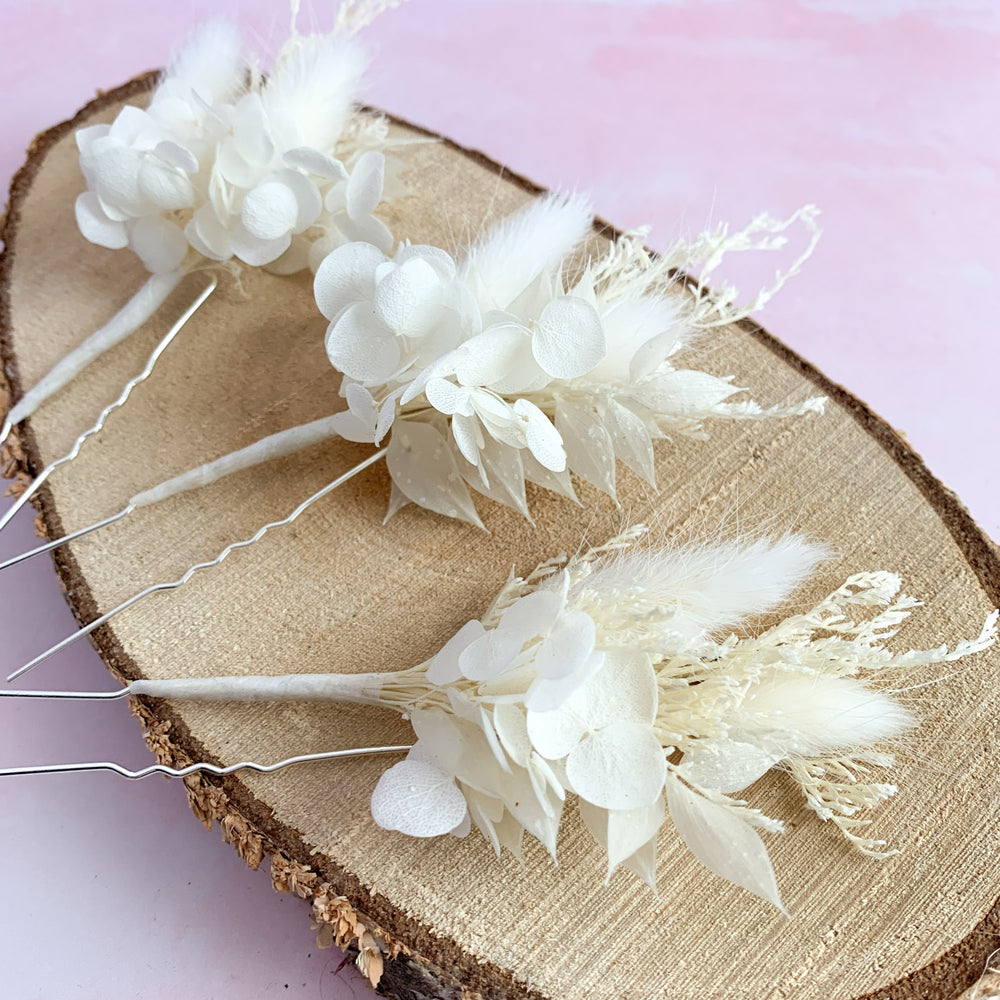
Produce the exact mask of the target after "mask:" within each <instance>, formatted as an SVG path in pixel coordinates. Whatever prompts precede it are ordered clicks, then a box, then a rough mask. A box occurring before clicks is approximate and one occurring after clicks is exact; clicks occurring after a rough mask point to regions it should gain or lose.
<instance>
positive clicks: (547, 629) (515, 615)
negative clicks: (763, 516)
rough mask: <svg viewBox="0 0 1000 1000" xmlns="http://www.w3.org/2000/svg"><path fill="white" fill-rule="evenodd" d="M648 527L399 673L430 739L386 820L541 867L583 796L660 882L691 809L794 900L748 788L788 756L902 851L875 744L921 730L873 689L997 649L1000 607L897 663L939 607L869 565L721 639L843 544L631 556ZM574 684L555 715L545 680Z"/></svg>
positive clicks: (539, 579)
mask: <svg viewBox="0 0 1000 1000" xmlns="http://www.w3.org/2000/svg"><path fill="white" fill-rule="evenodd" d="M640 533H641V529H638V530H633V531H631V532H628V533H626V534H625V535H623V536H621V537H619V538H617V539H614V540H613V541H612V542H610V543H609V544H608V545H607V546H605V547H603V548H602V549H599V550H592V551H590V552H587V553H585V554H583V555H581V556H578V557H575V558H573V559H571V560H569V562H567V563H565V564H564V565H563V566H562V568H561V569H560V568H559V561H555V562H549V563H546V564H543V566H541V567H539V569H538V570H536V572H535V573H534V574H532V576H531V577H529V578H528V579H527V580H522V579H520V578H515V577H512V578H511V580H510V581H508V583H507V585H506V586H505V587H504V589H503V590H502V591H501V593H500V594H499V595H498V597H497V599H496V601H495V602H494V604H493V606H492V607H491V609H490V611H489V612H488V613H487V615H486V616H485V617H484V618H483V620H482V621H472V622H469V623H468V624H466V625H465V626H464V627H463V628H462V629H460V630H459V632H458V633H457V634H456V635H455V636H454V637H453V638H452V639H451V640H450V641H449V642H448V643H447V644H446V645H445V646H444V647H443V648H442V649H441V651H440V652H439V653H438V654H437V655H436V656H435V657H433V658H432V659H431V660H429V661H428V662H427V663H425V664H423V665H422V666H420V667H417V668H414V669H413V670H407V671H403V672H401V673H398V674H384V675H379V681H380V684H381V690H380V693H379V696H378V702H379V703H380V704H385V705H391V706H393V707H395V708H397V709H398V710H400V711H402V712H404V713H405V714H406V715H407V717H408V718H410V720H411V721H412V724H413V727H414V730H415V732H416V733H417V736H418V742H417V744H416V746H415V748H414V750H413V751H412V752H411V754H410V756H409V758H408V759H407V760H406V761H403V762H401V763H400V764H397V765H395V766H394V767H392V768H390V769H389V770H388V771H386V772H385V774H384V775H383V777H382V779H381V780H380V781H379V783H378V786H377V787H376V789H375V792H374V794H373V798H372V810H373V815H374V817H375V819H376V821H377V822H378V823H379V824H380V825H383V826H386V827H387V828H389V829H394V830H398V831H401V832H403V833H407V834H409V835H412V836H432V835H435V834H439V833H449V832H453V833H457V834H459V835H464V833H465V832H466V828H467V827H468V826H469V825H473V826H476V827H478V828H479V829H480V830H481V831H482V833H483V834H484V836H485V837H486V838H487V839H488V840H489V842H490V843H491V844H492V845H493V846H494V849H495V850H496V851H497V852H498V853H499V852H500V850H501V848H502V847H503V846H508V847H510V849H511V850H512V851H514V852H515V853H516V854H519V852H520V846H521V833H522V832H528V833H530V834H531V835H533V836H535V837H536V838H537V839H539V840H540V841H541V842H542V843H543V844H544V845H545V846H546V848H547V849H548V850H549V851H550V852H551V853H552V854H553V856H554V855H555V847H556V840H557V835H558V825H559V817H560V816H561V813H562V805H563V801H564V799H565V797H566V796H567V795H569V794H573V795H575V796H576V797H577V798H578V800H579V803H580V813H581V817H582V819H583V821H584V823H585V824H586V826H587V828H588V829H589V830H590V832H591V833H592V834H593V836H594V839H595V841H596V842H597V843H598V845H599V846H600V847H601V848H602V849H604V850H605V851H606V853H607V855H608V877H609V878H610V877H611V874H612V873H613V872H614V870H615V869H616V868H617V867H618V866H619V865H624V866H626V867H628V868H629V869H630V870H632V871H633V872H635V873H636V874H637V875H639V877H640V878H643V879H644V880H645V881H647V882H648V883H649V884H650V885H651V886H653V887H654V888H655V881H656V843H657V839H658V836H659V832H660V828H661V826H662V824H663V822H664V821H665V819H666V818H667V816H668V815H669V817H670V819H671V820H672V822H673V823H674V825H675V827H676V829H677V832H678V833H679V834H680V835H681V837H682V839H683V840H684V841H685V842H686V843H687V845H688V846H689V847H690V849H691V850H692V852H693V853H694V854H695V855H696V856H697V857H698V858H699V859H700V860H701V861H702V862H703V863H704V864H706V865H707V866H708V867H709V868H710V869H711V870H712V871H714V872H715V873H716V874H718V875H720V876H721V877H723V878H725V879H728V880H729V881H731V882H734V883H735V884H737V885H739V886H742V887H744V888H746V889H749V890H750V891H752V892H754V893H756V894H757V895H759V896H761V897H763V898H765V899H767V900H769V901H770V902H772V903H774V905H775V906H778V907H779V908H780V907H781V906H782V904H781V899H780V894H779V892H778V888H777V882H776V879H775V875H774V871H773V868H772V866H771V862H770V859H769V857H768V853H767V849H766V847H765V846H764V843H763V841H762V840H761V838H760V836H759V835H758V833H757V832H756V831H757V830H758V829H763V830H765V831H770V832H779V831H780V830H781V828H782V826H781V823H780V822H779V821H777V820H774V819H771V818H769V817H767V816H765V815H763V814H762V813H760V812H759V811H758V810H755V809H753V808H752V807H750V806H749V805H747V803H745V802H743V801H741V800H738V799H735V798H733V797H732V795H733V794H734V793H737V792H740V791H742V790H743V789H744V788H747V787H748V786H749V785H751V784H752V783H753V782H754V781H756V780H757V779H758V778H759V777H761V776H762V775H763V774H764V773H765V772H767V771H768V770H770V769H771V768H772V767H775V766H777V765H779V764H780V765H782V766H783V768H784V769H785V770H787V771H788V772H790V773H791V775H792V776H793V778H794V779H795V780H796V781H797V782H798V784H799V785H800V787H801V789H802V791H803V793H804V794H805V797H806V801H807V803H808V804H809V805H810V807H811V808H812V809H813V810H814V811H815V812H817V814H818V815H819V816H820V817H821V818H823V819H829V820H832V821H833V822H834V823H835V824H836V825H837V826H838V827H839V828H840V829H841V831H842V832H843V833H844V834H845V836H847V838H848V839H849V840H851V841H852V842H853V843H854V844H855V845H856V846H857V847H859V848H860V849H861V850H862V851H864V852H866V853H869V854H873V855H875V856H885V852H884V846H885V845H884V843H883V842H881V841H876V840H873V839H870V838H868V837H866V836H864V834H863V832H859V831H863V828H864V827H865V826H866V825H867V824H868V823H869V822H870V820H867V819H863V818H861V817H860V816H858V813H859V811H861V810H863V809H865V808H871V807H873V806H875V805H877V804H878V803H879V802H880V801H881V800H883V799H885V798H887V797H888V796H890V795H891V794H892V793H893V792H894V791H895V787H894V786H892V785H890V784H886V783H881V782H875V781H872V780H871V778H870V777H869V773H868V772H869V771H870V770H871V769H872V768H874V767H879V768H885V767H889V766H891V764H892V758H891V757H890V756H889V755H888V754H886V753H879V752H876V751H874V750H872V749H871V747H872V746H873V745H875V744H878V743H882V742H884V741H886V740H891V739H892V738H894V737H896V736H898V735H900V734H901V733H903V732H905V731H907V730H908V729H910V728H911V727H912V726H913V725H914V724H915V720H914V718H913V716H912V715H911V713H910V712H909V711H908V710H907V709H906V708H904V707H903V706H902V705H900V704H899V703H897V702H896V701H895V700H893V699H892V698H891V697H890V696H889V695H888V694H886V693H885V692H884V691H880V690H878V689H877V688H874V687H872V686H871V685H870V683H868V679H870V678H871V677H874V676H877V674H878V673H879V672H880V671H883V670H886V669H888V668H890V667H892V668H898V667H900V666H902V665H903V664H911V665H913V664H927V663H936V662H942V661H944V660H955V659H959V658H961V657H963V656H967V655H969V654H970V653H974V652H978V651H979V650H982V649H985V648H986V647H987V646H989V645H990V644H992V642H993V641H994V640H995V638H996V627H997V613H994V614H993V615H992V616H991V617H990V618H989V619H988V620H987V622H986V624H985V625H984V628H983V632H982V634H981V635H980V636H979V637H978V639H975V640H965V641H963V642H961V643H959V644H958V645H957V646H956V647H955V648H954V649H953V650H951V651H949V650H948V649H947V647H943V646H942V647H940V648H938V649H936V650H928V651H918V652H909V653H901V654H892V653H890V652H888V651H887V650H886V649H885V648H884V647H883V646H882V642H883V641H884V640H885V639H887V638H888V637H890V636H891V635H894V634H895V631H896V629H897V627H898V625H899V624H900V623H901V622H902V621H903V620H904V619H905V617H906V616H907V615H908V613H909V610H910V609H911V608H912V607H913V606H914V605H915V604H916V603H917V602H915V601H913V600H912V599H910V598H906V597H901V598H897V594H898V590H899V580H898V579H897V578H894V577H891V575H890V574H885V573H870V574H860V575H858V576H855V577H852V578H851V579H850V580H849V581H848V582H847V584H845V585H844V587H842V588H841V589H840V590H838V591H836V592H835V593H834V594H832V595H831V596H830V597H829V598H827V599H826V600H825V601H823V602H821V603H820V604H819V605H817V606H816V607H815V608H813V609H812V610H811V611H809V612H807V613H805V614H799V615H795V616H793V617H791V618H788V619H786V620H785V621H783V622H781V623H780V624H778V625H776V626H774V627H773V628H771V629H769V630H767V631H765V632H763V633H762V634H761V635H759V636H756V637H754V636H749V637H745V638H738V637H737V636H736V635H733V634H730V635H729V636H728V638H726V639H725V640H724V641H722V642H719V637H720V636H721V635H723V634H724V632H723V630H724V629H728V628H730V627H732V626H735V625H739V624H740V623H741V622H744V621H746V620H749V619H753V618H756V617H757V616H759V615H760V614H762V613H763V612H765V611H767V610H769V609H771V608H772V607H774V606H775V605H777V604H778V603H780V602H781V601H782V600H784V599H785V598H787V597H788V595H789V594H790V593H791V592H792V591H793V590H794V589H795V588H796V587H797V586H798V585H799V584H800V583H801V582H802V580H803V579H805V577H806V576H807V575H808V574H809V573H810V572H811V571H812V569H813V567H814V566H815V564H816V563H817V561H818V560H819V559H821V558H824V557H825V553H824V552H823V550H822V549H821V548H819V547H817V546H814V545H810V544H808V543H806V542H804V541H803V540H801V539H799V538H795V537H793V536H786V537H785V538H782V539H780V540H778V541H775V542H767V541H758V542H755V543H753V544H750V545H746V546H738V545H732V544H721V545H715V546H703V547H696V546H689V547H687V548H682V549H677V550H672V551H670V550H668V551H648V550H647V551H643V550H635V549H632V550H629V551H625V550H626V549H627V548H628V546H630V545H631V544H632V543H633V542H634V540H635V539H636V538H637V537H638V535H639V534H640ZM873 609H875V612H876V613H875V614H874V616H871V617H862V618H861V620H859V621H857V622H855V621H854V620H853V616H854V615H857V614H858V613H859V612H860V613H861V614H862V615H863V616H865V615H871V612H872V610H873ZM564 679H571V680H570V682H569V683H566V684H565V685H564V686H562V687H561V688H558V689H557V688H555V687H549V688H548V689H546V691H545V698H544V700H543V703H541V704H539V703H533V698H534V697H535V696H536V694H537V692H538V690H539V687H538V685H539V684H540V683H549V682H551V681H552V680H564ZM363 683H365V684H368V685H369V686H370V684H371V678H369V679H368V680H366V681H365V682H363ZM460 798H464V800H465V803H466V809H467V811H464V810H463V809H462V808H461V804H460Z"/></svg>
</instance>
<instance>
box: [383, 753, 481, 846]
mask: <svg viewBox="0 0 1000 1000" xmlns="http://www.w3.org/2000/svg"><path fill="white" fill-rule="evenodd" d="M467 811H468V807H467V806H466V803H465V796H464V795H462V793H461V791H460V790H459V788H458V786H457V785H456V784H455V782H454V780H453V779H452V778H451V776H450V775H448V774H446V773H445V772H444V771H442V770H440V768H436V767H434V765H433V764H429V763H426V762H425V761H420V760H403V761H400V762H399V763H398V764H394V765H393V766H392V767H390V768H389V770H388V771H386V772H385V773H384V774H383V775H382V777H381V778H379V780H378V784H377V785H376V786H375V791H374V792H373V793H372V819H374V820H375V822H376V823H377V824H378V825H379V826H380V827H382V828H383V829H385V830H398V831H399V832H400V833H405V834H407V836H410V837H437V836H440V835H441V834H444V833H449V832H451V831H452V830H454V829H455V828H456V827H458V826H459V824H460V823H461V822H462V820H463V819H465V815H466V812H467Z"/></svg>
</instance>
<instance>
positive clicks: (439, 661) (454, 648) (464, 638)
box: [427, 619, 486, 686]
mask: <svg viewBox="0 0 1000 1000" xmlns="http://www.w3.org/2000/svg"><path fill="white" fill-rule="evenodd" d="M485 632H486V629H484V628H483V623H482V622H480V621H477V620H476V619H473V620H472V621H470V622H466V623H465V624H464V625H463V626H462V627H461V628H460V629H459V630H458V631H457V632H456V633H455V634H454V635H453V636H452V637H451V638H450V639H449V640H448V641H447V642H446V643H445V644H444V645H443V646H442V647H441V649H440V650H439V652H438V653H437V655H436V656H435V657H434V659H432V660H431V662H430V664H429V665H428V667H427V679H428V680H429V681H430V682H431V683H432V684H437V685H439V686H444V685H445V684H454V682H455V681H457V680H459V678H461V676H462V671H461V669H460V668H459V666H458V658H459V656H460V655H461V653H462V652H463V651H464V650H465V649H466V648H467V647H468V646H470V645H471V644H472V643H473V642H474V641H475V640H476V639H479V638H481V637H482V636H483V635H484V634H485Z"/></svg>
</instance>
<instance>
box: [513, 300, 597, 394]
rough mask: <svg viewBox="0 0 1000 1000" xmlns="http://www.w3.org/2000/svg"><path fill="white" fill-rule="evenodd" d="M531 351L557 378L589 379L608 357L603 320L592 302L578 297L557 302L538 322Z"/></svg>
mask: <svg viewBox="0 0 1000 1000" xmlns="http://www.w3.org/2000/svg"><path fill="white" fill-rule="evenodd" d="M531 350H532V351H533V353H534V355H535V360H536V361H537V362H538V363H539V365H541V366H542V368H543V369H544V370H545V371H547V372H548V373H549V374H550V375H551V376H553V378H563V379H571V378H578V377H580V376H581V375H586V374H587V372H589V371H590V370H591V369H593V368H595V367H596V366H597V365H598V364H599V363H600V362H601V361H602V360H603V358H604V356H605V355H606V354H607V345H606V344H605V341H604V328H603V327H602V326H601V317H600V316H599V315H598V314H597V310H596V309H595V308H594V307H593V306H592V305H591V304H590V303H589V302H585V301H584V300H583V299H581V298H577V297H576V296H573V295H564V296H563V297H562V298H558V299H555V300H554V301H553V302H550V303H549V304H548V305H547V306H546V307H545V308H544V309H543V310H542V314H541V316H539V318H538V323H537V325H536V327H535V332H534V335H533V336H532V338H531Z"/></svg>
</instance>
